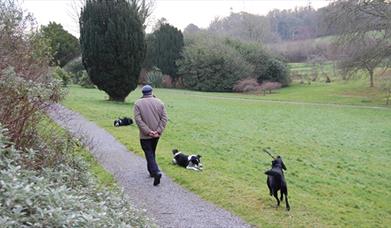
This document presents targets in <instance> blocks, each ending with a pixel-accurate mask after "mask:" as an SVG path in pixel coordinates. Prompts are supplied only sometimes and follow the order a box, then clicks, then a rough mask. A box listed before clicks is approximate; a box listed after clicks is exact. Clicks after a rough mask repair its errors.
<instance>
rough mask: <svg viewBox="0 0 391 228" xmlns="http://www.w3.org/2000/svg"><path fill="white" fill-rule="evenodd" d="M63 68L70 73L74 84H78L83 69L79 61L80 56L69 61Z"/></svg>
mask: <svg viewBox="0 0 391 228" xmlns="http://www.w3.org/2000/svg"><path fill="white" fill-rule="evenodd" d="M63 69H64V70H65V71H66V72H68V73H69V74H70V75H71V79H72V82H73V83H74V84H79V81H80V78H81V76H82V75H83V71H85V69H84V66H83V64H82V62H81V57H78V58H75V59H73V60H71V61H69V62H68V63H67V64H66V65H65V66H64V67H63Z"/></svg>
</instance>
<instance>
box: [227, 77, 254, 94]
mask: <svg viewBox="0 0 391 228" xmlns="http://www.w3.org/2000/svg"><path fill="white" fill-rule="evenodd" d="M259 89H260V86H259V84H258V82H257V80H255V79H253V78H247V79H243V80H240V81H238V82H237V83H236V84H235V86H234V88H233V91H235V92H255V91H257V90H259Z"/></svg>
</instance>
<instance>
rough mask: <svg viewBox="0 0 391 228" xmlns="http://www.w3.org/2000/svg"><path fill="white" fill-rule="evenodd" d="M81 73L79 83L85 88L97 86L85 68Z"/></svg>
mask: <svg viewBox="0 0 391 228" xmlns="http://www.w3.org/2000/svg"><path fill="white" fill-rule="evenodd" d="M79 74H81V77H80V79H79V85H80V86H81V87H84V88H95V85H94V83H92V82H91V80H90V77H89V76H88V73H87V71H85V70H83V71H82V72H79Z"/></svg>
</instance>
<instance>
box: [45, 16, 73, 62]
mask: <svg viewBox="0 0 391 228" xmlns="http://www.w3.org/2000/svg"><path fill="white" fill-rule="evenodd" d="M40 35H41V36H42V37H43V38H44V39H47V40H48V42H49V45H50V48H51V54H52V56H53V65H58V66H60V67H63V66H64V65H65V64H66V63H68V62H69V61H70V60H72V59H73V58H75V57H77V56H78V55H80V46H79V40H78V39H77V38H76V37H74V36H73V35H72V34H70V33H69V32H68V31H66V30H64V28H63V27H62V25H61V24H57V23H56V22H49V24H48V25H47V26H42V27H41V29H40Z"/></svg>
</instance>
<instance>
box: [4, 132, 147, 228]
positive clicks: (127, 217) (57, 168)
mask: <svg viewBox="0 0 391 228" xmlns="http://www.w3.org/2000/svg"><path fill="white" fill-rule="evenodd" d="M4 133H6V134H7V132H6V130H5V129H3V128H1V126H0V170H1V171H0V224H1V226H7V227H8V226H9V227H24V226H34V227H85V226H94V227H131V226H137V227H148V226H150V225H149V224H151V223H150V221H148V220H147V219H146V218H145V217H144V216H142V214H141V213H140V212H139V211H137V210H136V209H134V208H133V207H132V206H131V205H130V204H129V203H128V201H127V200H126V199H125V198H124V195H123V194H122V193H119V192H118V193H117V194H113V192H112V190H111V191H109V190H107V189H104V188H103V189H102V188H101V187H99V186H98V185H97V184H96V180H95V179H94V178H93V176H91V175H90V174H89V173H88V170H87V166H86V165H85V163H84V161H83V160H80V159H78V158H77V157H75V156H73V155H72V151H70V150H69V149H68V150H62V151H61V150H60V151H59V150H56V151H52V153H51V154H55V155H56V157H57V158H56V159H55V160H53V163H52V164H51V165H50V166H45V167H43V166H42V165H41V163H42V159H44V157H45V155H46V153H47V151H44V152H43V151H40V150H32V149H29V150H17V149H15V147H14V146H13V144H12V142H10V141H8V138H7V137H6V136H5V135H4ZM66 140H67V139H64V142H62V145H66V144H67V142H66ZM57 142H58V140H57ZM68 143H69V141H68ZM68 148H71V147H69V145H68ZM63 149H64V148H63ZM43 153H44V154H43Z"/></svg>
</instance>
